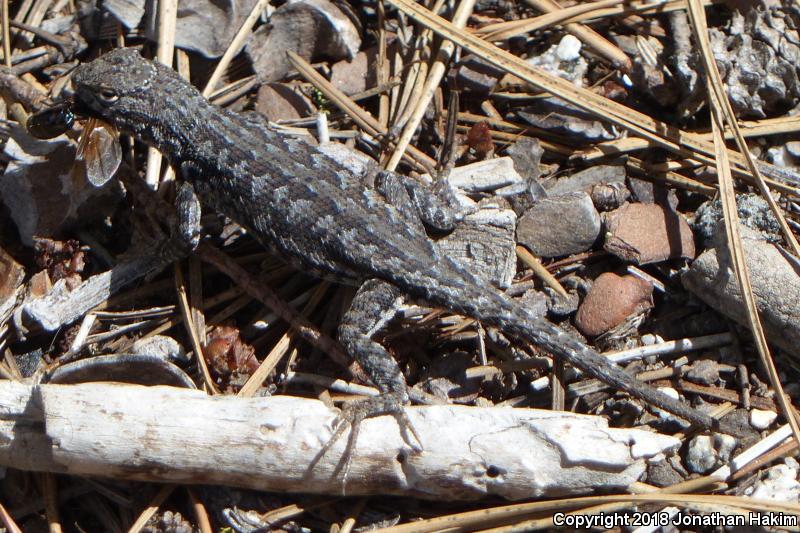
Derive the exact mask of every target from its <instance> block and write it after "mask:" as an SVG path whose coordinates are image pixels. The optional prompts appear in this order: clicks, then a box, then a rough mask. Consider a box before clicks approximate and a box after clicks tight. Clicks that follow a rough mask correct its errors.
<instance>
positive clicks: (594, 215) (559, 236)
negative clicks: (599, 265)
mask: <svg viewBox="0 0 800 533" xmlns="http://www.w3.org/2000/svg"><path fill="white" fill-rule="evenodd" d="M599 234H600V215H599V214H598V212H597V210H596V209H595V208H594V204H592V199H591V198H589V195H588V194H586V193H584V192H577V193H570V194H565V195H562V196H556V197H550V198H545V199H543V200H540V201H539V202H537V203H536V204H534V205H533V207H531V208H530V209H529V210H528V211H527V212H526V213H525V214H524V215H523V216H522V218H520V220H519V223H518V224H517V240H518V241H519V242H520V243H521V244H524V245H525V246H527V247H528V248H529V249H530V250H531V251H532V252H533V253H534V254H535V255H537V256H539V257H560V256H565V255H570V254H576V253H580V252H585V251H586V250H588V249H589V248H591V247H592V245H593V244H594V243H595V241H596V240H597V237H598V236H599Z"/></svg>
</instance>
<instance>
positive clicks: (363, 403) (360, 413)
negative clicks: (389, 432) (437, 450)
mask: <svg viewBox="0 0 800 533" xmlns="http://www.w3.org/2000/svg"><path fill="white" fill-rule="evenodd" d="M383 415H392V416H393V417H394V418H395V419H396V420H397V424H398V426H399V427H400V434H401V435H402V437H403V441H405V443H406V444H408V445H409V446H410V447H411V448H412V449H413V450H414V451H415V452H416V453H419V452H421V451H422V450H423V446H422V440H421V439H420V437H419V434H418V433H417V431H416V429H414V425H413V424H412V423H411V420H410V419H409V418H408V415H407V414H406V412H405V406H404V405H403V403H401V401H400V397H399V395H395V394H383V395H381V396H376V397H374V398H367V399H363V400H355V401H351V402H347V403H345V404H344V405H343V406H342V408H341V410H340V411H339V414H338V415H337V416H336V419H335V420H334V421H333V428H334V429H333V434H332V435H331V437H330V439H328V442H326V443H325V445H324V446H323V447H322V449H321V450H320V451H319V453H318V454H317V455H316V457H315V458H314V460H313V461H312V462H311V465H309V472H310V471H311V470H313V468H314V466H316V464H317V463H318V462H319V461H320V459H322V458H323V457H324V456H325V454H326V453H328V450H330V449H331V448H332V447H333V446H334V444H336V443H337V442H338V441H339V439H340V438H341V437H342V435H344V433H345V432H346V431H347V429H348V428H350V435H349V436H348V437H347V446H346V447H345V449H344V453H343V454H342V457H341V460H340V461H339V463H338V464H337V465H336V468H335V469H334V471H333V474H332V475H333V476H336V475H338V474H339V472H342V471H343V472H344V479H346V478H347V474H348V473H349V470H350V463H351V460H352V458H353V452H354V450H355V446H356V443H357V442H358V434H359V432H360V430H361V422H363V421H364V419H366V418H375V417H378V416H383ZM412 436H413V439H412V438H411V437H412Z"/></svg>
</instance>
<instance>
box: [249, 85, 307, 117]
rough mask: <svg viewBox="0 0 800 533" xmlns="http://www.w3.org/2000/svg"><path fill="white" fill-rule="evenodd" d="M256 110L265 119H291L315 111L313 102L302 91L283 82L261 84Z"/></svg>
mask: <svg viewBox="0 0 800 533" xmlns="http://www.w3.org/2000/svg"><path fill="white" fill-rule="evenodd" d="M256 111H258V112H259V113H261V114H262V115H264V116H265V117H267V120H271V121H273V122H277V121H279V120H293V119H298V118H302V117H308V116H311V115H313V114H314V113H315V112H316V109H315V108H314V104H312V103H311V101H310V100H309V99H308V98H307V97H306V96H305V95H303V94H302V93H300V92H299V91H296V90H294V89H293V88H292V87H290V86H289V85H285V84H283V83H268V84H266V85H262V86H261V88H260V89H259V90H258V95H257V96H256Z"/></svg>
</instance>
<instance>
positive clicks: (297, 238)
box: [73, 49, 718, 428]
mask: <svg viewBox="0 0 800 533" xmlns="http://www.w3.org/2000/svg"><path fill="white" fill-rule="evenodd" d="M73 80H74V82H75V86H76V95H75V96H76V100H77V103H78V105H79V106H80V107H81V108H83V110H84V111H87V112H88V113H89V114H92V115H94V116H97V117H98V118H102V119H104V120H106V121H108V122H110V123H112V124H114V125H115V126H116V127H117V128H119V129H120V130H121V131H123V132H125V133H128V134H130V135H133V136H134V137H136V138H137V139H139V140H141V141H143V142H145V143H147V144H149V145H151V146H154V147H156V148H157V149H158V150H159V151H160V152H161V153H162V154H164V156H165V157H167V158H168V159H169V161H170V163H171V164H172V165H173V166H174V167H175V168H176V169H178V170H179V171H180V174H181V176H182V177H183V179H184V180H185V181H186V182H188V183H191V184H192V185H193V187H194V189H195V190H196V191H197V194H198V195H199V197H200V200H201V201H202V203H203V205H205V206H208V207H211V208H213V209H215V210H217V211H218V212H220V213H223V214H225V215H226V216H228V217H230V218H231V219H232V220H235V221H236V222H238V223H239V224H241V225H243V226H245V227H246V228H249V229H250V231H252V232H253V234H254V235H255V236H256V237H257V238H258V239H259V240H260V241H261V242H262V243H263V244H264V245H265V246H267V247H269V248H270V249H271V250H273V251H274V252H275V253H278V254H279V255H281V256H283V257H284V258H286V259H287V260H288V261H289V262H290V263H292V264H293V265H295V266H296V267H297V268H299V269H300V270H303V271H306V272H310V273H313V274H315V275H318V276H321V277H324V278H327V279H333V280H335V281H337V282H341V283H347V284H351V285H355V286H361V285H362V284H364V282H367V281H369V283H368V284H367V286H366V287H363V288H362V289H361V290H360V291H359V296H363V298H360V297H359V296H357V297H356V301H355V303H354V307H355V308H357V309H355V310H353V311H352V312H348V316H346V317H345V318H346V324H345V325H343V326H342V328H341V329H340V337H341V338H342V341H343V343H344V345H345V346H346V347H347V348H348V350H350V351H351V354H352V355H353V356H354V357H356V359H357V360H358V361H359V363H360V364H361V365H362V367H363V368H364V369H365V370H366V371H367V373H368V374H369V375H370V377H371V378H372V379H373V381H374V382H375V384H376V385H377V386H378V387H379V388H380V389H381V391H382V392H384V393H385V395H384V396H383V398H382V400H381V402H382V403H380V405H378V407H377V408H376V409H374V411H373V412H371V413H368V414H367V416H373V415H375V414H380V413H385V412H394V413H397V412H398V410H400V409H401V406H402V405H403V404H404V403H407V401H408V397H407V393H406V387H405V382H404V379H403V376H402V374H401V372H400V369H399V368H398V366H397V364H396V363H395V362H394V360H393V359H392V358H391V356H390V355H389V354H388V353H387V352H386V351H385V350H384V349H383V348H382V347H381V346H380V345H378V344H377V343H375V342H374V341H372V340H371V338H370V337H371V335H372V334H373V333H374V331H375V330H376V329H377V328H379V327H380V326H381V325H382V324H383V320H382V319H380V318H378V317H376V316H374V313H377V312H379V310H381V309H384V310H385V309H387V308H392V307H396V304H397V302H398V301H399V299H400V298H401V297H403V296H409V297H412V298H416V299H421V300H425V301H427V302H429V303H431V304H433V305H436V306H441V307H444V308H447V309H449V310H451V311H453V312H456V313H459V314H462V315H465V316H469V317H472V318H475V319H477V320H480V321H481V322H482V323H484V324H486V325H489V326H494V327H497V328H499V329H500V330H502V331H503V332H505V333H506V334H507V335H509V336H511V337H512V338H515V339H518V340H522V341H529V342H531V343H533V344H535V345H537V346H540V347H541V348H543V349H545V350H547V351H548V352H550V353H551V354H553V355H554V356H556V357H560V358H562V359H563V360H565V361H567V362H569V363H570V364H572V365H574V366H576V367H578V368H580V369H581V370H583V371H584V373H586V374H588V375H590V376H593V377H595V378H597V379H600V380H602V381H603V382H605V383H606V384H608V385H610V386H611V387H613V388H615V389H619V390H623V391H626V392H628V393H630V394H631V395H633V396H636V397H638V398H640V399H642V400H644V401H646V402H648V403H651V404H653V405H655V406H657V407H660V408H662V409H665V410H667V411H669V412H671V413H674V414H676V415H678V416H680V417H682V418H684V419H687V420H689V421H691V422H693V423H695V424H698V425H700V426H703V427H706V428H710V427H718V426H717V421H715V420H714V419H712V418H711V417H709V416H708V415H705V414H703V413H700V412H698V411H696V410H694V409H691V408H690V407H689V406H687V405H686V404H684V403H681V402H679V401H676V400H674V399H672V398H670V397H668V396H666V395H665V394H663V393H662V392H660V391H657V390H656V389H654V388H652V387H650V386H648V385H645V384H643V383H641V382H639V381H637V380H636V379H635V378H633V377H632V376H630V375H629V374H627V373H625V372H624V371H622V370H621V369H620V368H618V367H617V366H615V365H612V364H611V363H609V362H608V361H607V360H606V359H605V358H603V357H602V356H600V355H599V354H598V353H597V352H595V351H594V350H592V349H591V348H589V347H587V346H586V345H585V344H583V343H582V342H580V341H579V340H577V339H576V338H574V337H573V336H570V335H569V334H567V333H566V332H564V331H562V330H561V329H559V328H558V327H556V326H555V325H553V324H551V323H550V322H548V321H546V320H545V319H543V318H539V317H536V316H534V315H533V314H532V313H530V312H529V311H528V310H527V309H525V308H524V307H522V306H520V305H518V304H517V303H516V302H514V301H513V300H511V299H509V298H507V297H505V296H504V295H502V294H501V293H499V292H498V291H496V290H495V289H493V288H491V287H489V286H487V284H486V283H485V282H484V281H483V280H480V279H478V278H476V277H475V276H474V275H472V274H471V273H470V272H468V271H467V270H466V269H464V268H463V267H462V266H460V265H459V264H457V263H456V262H455V261H453V260H451V259H450V258H448V257H445V256H443V255H441V254H440V253H439V252H438V251H437V249H436V247H435V246H434V244H433V242H432V241H431V240H430V239H429V238H428V236H427V235H426V233H425V232H424V229H423V227H422V225H421V224H420V223H419V221H418V220H412V219H411V217H410V215H409V214H408V210H406V209H403V208H402V207H400V206H397V205H393V204H392V203H390V202H388V201H387V199H386V198H385V196H383V195H381V194H380V193H379V192H378V191H376V190H374V189H370V188H367V187H366V186H365V185H364V184H363V182H362V180H360V179H359V178H358V177H356V176H354V175H353V174H351V173H350V172H349V171H348V170H347V169H345V168H344V167H342V166H341V165H339V164H338V163H337V162H335V161H333V160H332V159H330V158H328V157H327V156H325V155H324V154H322V153H321V152H320V151H319V150H317V149H316V148H314V147H312V146H310V145H308V144H306V143H303V142H300V141H297V140H293V139H289V138H285V137H282V136H280V135H278V134H277V133H275V132H273V131H271V130H269V129H268V128H267V127H265V126H264V125H263V124H261V123H259V122H258V121H257V120H253V119H252V118H248V117H246V116H243V115H237V114H235V113H231V112H229V111H226V110H224V109H220V108H218V107H216V106H213V105H212V104H210V103H209V102H208V101H206V100H205V99H204V98H203V97H202V96H201V95H200V93H199V92H198V91H197V90H196V89H195V88H194V87H192V86H191V85H189V84H188V83H186V82H185V81H184V80H182V79H181V78H180V77H179V76H178V75H177V74H176V73H175V72H174V71H172V70H171V69H169V68H167V67H165V66H163V65H160V64H156V63H153V62H151V61H148V60H145V59H143V58H142V57H141V56H140V55H139V54H138V52H136V51H135V50H131V49H119V50H115V51H113V52H109V53H108V54H106V55H104V56H102V57H100V58H98V59H96V60H94V61H92V62H90V63H87V64H84V65H81V66H80V67H78V68H77V69H76V71H75V73H74V75H73ZM367 296H370V297H377V299H378V303H377V304H375V305H371V304H370V303H369V301H368V300H367V298H366V297H367ZM356 311H359V312H360V313H361V314H360V315H359V314H358V313H356ZM370 313H372V314H373V316H371V317H370V316H369V314H370ZM365 314H366V318H363V317H364V315H365ZM359 317H362V318H359Z"/></svg>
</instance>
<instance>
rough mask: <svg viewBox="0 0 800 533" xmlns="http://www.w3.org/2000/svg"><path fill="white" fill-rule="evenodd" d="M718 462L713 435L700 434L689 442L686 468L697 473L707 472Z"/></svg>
mask: <svg viewBox="0 0 800 533" xmlns="http://www.w3.org/2000/svg"><path fill="white" fill-rule="evenodd" d="M716 464H717V455H716V453H715V451H714V446H713V444H712V440H711V437H709V436H708V435H698V436H696V437H695V438H693V439H692V440H691V441H690V442H689V449H688V451H687V452H686V468H688V469H689V471H690V472H693V473H695V474H705V473H706V472H709V471H710V470H711V469H712V468H714V465H716Z"/></svg>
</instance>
